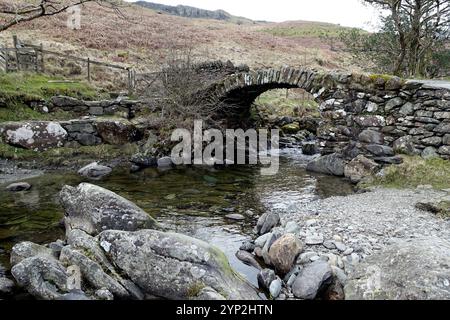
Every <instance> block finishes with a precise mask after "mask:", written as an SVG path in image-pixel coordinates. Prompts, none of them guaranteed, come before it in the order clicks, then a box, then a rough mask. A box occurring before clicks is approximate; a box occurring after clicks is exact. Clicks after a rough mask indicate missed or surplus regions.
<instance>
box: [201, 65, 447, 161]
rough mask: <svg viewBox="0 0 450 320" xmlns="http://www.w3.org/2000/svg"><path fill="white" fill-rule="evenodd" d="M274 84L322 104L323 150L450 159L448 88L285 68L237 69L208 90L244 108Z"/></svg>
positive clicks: (384, 158) (348, 156)
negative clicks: (298, 90)
mask: <svg viewBox="0 0 450 320" xmlns="http://www.w3.org/2000/svg"><path fill="white" fill-rule="evenodd" d="M275 88H302V89H305V90H306V91H308V92H310V93H312V94H313V95H314V97H315V98H316V100H317V102H319V104H320V112H321V118H322V119H321V123H320V125H319V129H318V139H319V143H320V147H321V153H322V154H330V153H336V152H337V153H340V154H342V155H343V157H344V158H345V159H346V160H351V159H354V158H355V157H357V156H358V155H360V154H362V155H365V156H367V157H368V158H372V159H374V160H375V161H377V162H378V163H397V162H398V161H400V160H399V158H398V156H396V154H398V153H407V154H421V155H423V156H425V157H430V156H439V157H442V158H445V159H450V90H449V89H444V88H440V87H431V86H427V85H425V84H422V83H419V82H407V81H404V80H403V79H400V78H397V77H392V76H386V75H361V74H346V73H338V72H329V73H322V72H318V71H314V70H309V69H297V68H289V67H285V68H281V69H267V70H259V71H250V72H241V73H236V74H233V75H231V76H228V77H226V78H224V79H222V80H221V81H220V82H218V83H216V84H215V85H214V86H212V87H211V88H210V90H211V91H212V92H214V94H216V95H218V96H220V97H221V98H222V99H223V100H224V101H227V102H230V104H233V108H235V107H236V104H237V105H240V107H241V109H245V108H248V107H249V106H250V105H251V103H252V102H253V101H254V100H255V99H256V98H257V97H258V96H259V95H260V94H262V93H263V92H265V91H267V90H271V89H275ZM235 109H236V108H235ZM239 111H242V110H239V108H238V112H239Z"/></svg>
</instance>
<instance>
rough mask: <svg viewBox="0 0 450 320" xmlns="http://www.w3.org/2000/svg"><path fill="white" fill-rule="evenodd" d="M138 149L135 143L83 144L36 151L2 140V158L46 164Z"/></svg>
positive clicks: (126, 153)
mask: <svg viewBox="0 0 450 320" xmlns="http://www.w3.org/2000/svg"><path fill="white" fill-rule="evenodd" d="M137 151H138V147H137V146H136V145H135V144H125V145H121V146H113V145H107V144H102V145H98V146H81V147H78V148H55V149H50V150H47V151H43V152H35V151H32V150H27V149H22V148H16V147H13V146H10V145H8V144H6V143H3V142H0V159H14V160H22V161H40V163H42V164H44V165H70V164H72V163H73V161H78V160H80V161H83V160H86V159H93V160H108V159H116V158H121V157H128V156H131V155H133V154H135V153H136V152H137Z"/></svg>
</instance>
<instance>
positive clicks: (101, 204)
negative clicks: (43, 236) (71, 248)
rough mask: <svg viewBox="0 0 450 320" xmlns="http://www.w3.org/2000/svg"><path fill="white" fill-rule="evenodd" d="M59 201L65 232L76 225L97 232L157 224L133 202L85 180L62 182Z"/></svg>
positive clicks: (75, 227) (135, 228) (140, 227)
mask: <svg viewBox="0 0 450 320" xmlns="http://www.w3.org/2000/svg"><path fill="white" fill-rule="evenodd" d="M60 202H61V204H62V206H63V207H64V210H65V212H66V214H65V219H64V223H65V226H66V232H68V231H70V230H72V229H80V230H83V231H85V232H86V233H88V234H90V235H97V234H99V233H100V232H102V231H105V230H123V231H136V230H139V229H149V228H155V227H157V223H156V221H155V220H154V219H153V218H152V217H151V216H150V215H149V214H148V213H146V212H145V211H144V210H142V209H141V208H139V207H138V206H137V205H135V204H134V203H132V202H130V201H128V200H127V199H125V198H123V197H121V196H119V195H117V194H115V193H114V192H112V191H109V190H107V189H104V188H102V187H99V186H96V185H92V184H89V183H81V184H80V185H78V187H70V186H64V187H63V189H62V190H61V192H60Z"/></svg>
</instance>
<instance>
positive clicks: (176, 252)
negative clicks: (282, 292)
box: [11, 183, 259, 300]
mask: <svg viewBox="0 0 450 320" xmlns="http://www.w3.org/2000/svg"><path fill="white" fill-rule="evenodd" d="M60 198H61V203H62V204H63V207H64V209H65V211H66V212H65V225H66V241H64V242H63V241H60V242H58V243H59V244H61V246H62V247H59V248H58V250H54V247H55V246H54V245H52V244H49V245H46V246H41V245H38V244H34V243H31V242H22V243H19V244H17V245H15V246H14V248H13V249H12V252H11V265H12V270H11V273H12V275H13V277H14V278H15V279H16V282H17V284H18V285H19V286H20V287H22V288H24V289H25V290H26V291H27V292H28V293H30V294H31V295H33V296H34V297H35V298H37V299H46V300H53V299H61V300H86V299H95V300H98V299H100V300H103V299H107V300H111V299H114V298H118V299H138V300H142V299H154V298H155V297H159V298H166V299H214V300H221V299H243V300H247V299H259V296H258V293H257V290H256V289H255V288H254V287H253V286H251V285H250V284H249V283H248V282H246V281H245V280H244V279H242V278H241V277H240V276H239V275H238V274H236V273H235V272H234V271H233V270H232V269H231V267H230V265H229V262H228V260H227V258H226V256H225V255H224V254H223V253H222V252H221V251H220V250H219V249H217V248H215V247H213V246H211V245H210V244H208V243H206V242H203V241H200V240H197V239H194V238H191V237H189V236H185V235H182V234H177V233H170V232H162V231H159V230H150V229H147V228H152V227H153V228H154V227H157V224H156V222H155V220H153V219H152V218H151V217H150V216H149V215H148V214H147V213H145V212H144V211H142V210H141V209H140V208H138V207H137V206H136V205H134V204H133V203H131V202H129V201H128V200H126V199H124V198H122V197H120V196H118V195H116V194H115V193H113V192H111V191H109V190H106V189H103V188H100V187H98V186H94V185H91V184H87V183H82V184H80V185H79V186H78V187H69V186H65V187H64V188H63V190H62V191H61V193H60ZM141 229H144V230H141Z"/></svg>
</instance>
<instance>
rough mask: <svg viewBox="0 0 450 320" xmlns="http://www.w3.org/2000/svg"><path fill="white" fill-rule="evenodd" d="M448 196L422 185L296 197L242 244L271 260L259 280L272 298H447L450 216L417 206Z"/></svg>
mask: <svg viewBox="0 0 450 320" xmlns="http://www.w3.org/2000/svg"><path fill="white" fill-rule="evenodd" d="M449 198H450V193H449V192H448V191H436V190H433V189H431V188H429V187H427V186H420V187H418V188H417V189H416V190H395V189H380V188H379V189H373V190H367V192H364V193H360V194H354V195H348V196H345V197H330V198H327V199H319V200H316V201H312V202H310V203H307V204H303V205H298V204H293V205H292V206H290V207H289V208H287V209H286V210H284V211H283V212H280V214H279V215H278V214H273V213H272V214H268V215H266V216H265V217H262V218H260V220H259V222H258V225H257V228H256V229H257V232H258V233H259V234H260V235H261V236H259V237H258V238H256V240H255V241H254V242H249V243H245V244H244V245H243V246H242V249H244V250H249V251H253V252H254V254H255V258H260V259H261V260H263V261H264V262H265V264H266V265H268V266H270V268H269V269H264V270H262V271H261V272H260V274H259V276H258V279H259V280H260V281H259V282H260V285H261V286H263V287H265V288H266V290H268V291H269V292H270V293H271V295H272V296H273V298H278V299H293V298H300V299H316V298H322V299H344V298H346V297H347V298H349V299H378V298H379V299H436V298H438V299H439V298H440V299H442V298H445V299H448V298H450V286H449V280H450V278H449V276H450V269H449V267H450V264H449V262H450V259H449V253H450V251H449V248H450V242H449V239H450V221H449V220H448V219H443V218H440V217H438V216H436V215H433V214H432V213H430V212H426V211H422V210H420V209H418V208H417V207H416V206H417V204H418V203H419V204H420V203H423V202H426V203H429V202H433V201H437V202H439V201H442V200H443V199H447V200H448V199H449ZM418 207H420V205H419V206H418ZM278 222H280V223H278ZM279 224H280V225H279ZM271 228H272V229H271ZM270 229H271V230H270ZM268 230H270V232H269V231H268ZM427 248H428V249H427ZM247 260H250V258H248V257H247ZM437 261H438V262H437ZM272 269H274V271H273V270H272ZM424 270H426V271H424Z"/></svg>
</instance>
